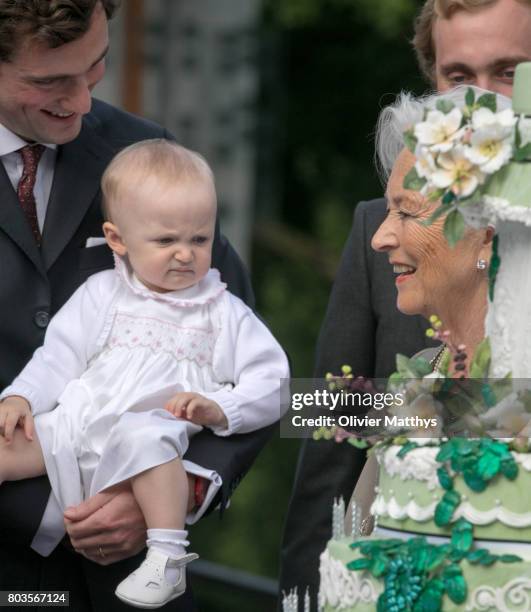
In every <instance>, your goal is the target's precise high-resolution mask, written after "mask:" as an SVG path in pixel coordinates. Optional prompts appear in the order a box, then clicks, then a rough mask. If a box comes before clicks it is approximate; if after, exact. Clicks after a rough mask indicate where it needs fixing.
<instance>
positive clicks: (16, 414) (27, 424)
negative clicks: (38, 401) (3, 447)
mask: <svg viewBox="0 0 531 612" xmlns="http://www.w3.org/2000/svg"><path fill="white" fill-rule="evenodd" d="M17 425H20V426H21V427H22V428H23V429H24V435H25V436H26V438H27V439H28V440H29V441H30V442H31V441H32V440H33V432H34V430H35V426H34V423H33V415H32V414H31V406H30V405H29V403H28V402H27V400H25V399H24V398H23V397H20V396H18V395H11V396H9V397H6V398H5V399H4V400H2V401H1V402H0V432H2V434H3V436H4V438H5V440H6V442H7V443H9V442H11V440H12V439H13V432H14V431H15V427H16V426H17Z"/></svg>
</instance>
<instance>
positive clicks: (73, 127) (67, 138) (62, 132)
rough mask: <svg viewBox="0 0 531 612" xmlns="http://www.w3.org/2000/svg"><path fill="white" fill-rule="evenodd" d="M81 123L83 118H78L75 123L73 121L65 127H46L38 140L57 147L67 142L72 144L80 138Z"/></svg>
mask: <svg viewBox="0 0 531 612" xmlns="http://www.w3.org/2000/svg"><path fill="white" fill-rule="evenodd" d="M81 122H82V117H81V116H77V117H76V118H75V121H72V122H71V123H70V124H65V125H64V126H61V125H53V126H46V128H45V129H43V130H42V135H41V137H40V138H39V139H38V140H39V142H44V143H49V144H56V145H63V144H66V143H67V142H71V141H72V140H74V139H76V138H77V137H78V136H79V132H81Z"/></svg>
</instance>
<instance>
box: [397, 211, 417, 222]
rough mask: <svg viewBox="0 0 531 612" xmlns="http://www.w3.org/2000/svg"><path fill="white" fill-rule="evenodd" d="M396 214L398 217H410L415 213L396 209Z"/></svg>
mask: <svg viewBox="0 0 531 612" xmlns="http://www.w3.org/2000/svg"><path fill="white" fill-rule="evenodd" d="M396 214H397V215H398V218H399V219H402V220H404V219H412V218H413V217H414V216H415V215H412V214H411V213H409V212H407V211H406V210H400V209H399V210H397V211H396Z"/></svg>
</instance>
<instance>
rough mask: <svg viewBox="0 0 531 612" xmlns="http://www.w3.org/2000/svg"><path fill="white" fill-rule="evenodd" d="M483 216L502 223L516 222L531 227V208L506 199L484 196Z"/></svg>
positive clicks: (482, 204)
mask: <svg viewBox="0 0 531 612" xmlns="http://www.w3.org/2000/svg"><path fill="white" fill-rule="evenodd" d="M481 207H482V209H483V216H484V217H486V218H489V219H494V220H495V221H496V220H500V221H515V222H517V223H523V224H524V225H527V226H531V208H530V207H528V206H522V205H518V204H511V202H509V200H506V199H505V198H498V197H496V196H489V195H485V196H483V198H482V200H481Z"/></svg>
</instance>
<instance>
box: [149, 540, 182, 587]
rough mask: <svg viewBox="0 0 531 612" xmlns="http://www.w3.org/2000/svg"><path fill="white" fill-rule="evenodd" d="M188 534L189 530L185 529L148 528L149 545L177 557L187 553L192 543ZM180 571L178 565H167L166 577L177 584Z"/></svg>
mask: <svg viewBox="0 0 531 612" xmlns="http://www.w3.org/2000/svg"><path fill="white" fill-rule="evenodd" d="M187 536H188V532H187V531H185V530H183V529H148V530H147V545H148V547H149V548H155V549H157V550H159V551H160V552H163V553H165V554H167V555H168V556H170V557H172V558H174V559H176V558H177V557H182V556H183V555H184V554H186V547H187V546H188V545H189V544H190V542H189V541H188V540H187V539H186V537H187ZM179 572H180V569H179V568H178V567H166V569H165V571H164V577H165V578H166V580H168V582H170V583H171V584H175V583H176V582H177V579H178V577H179Z"/></svg>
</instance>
